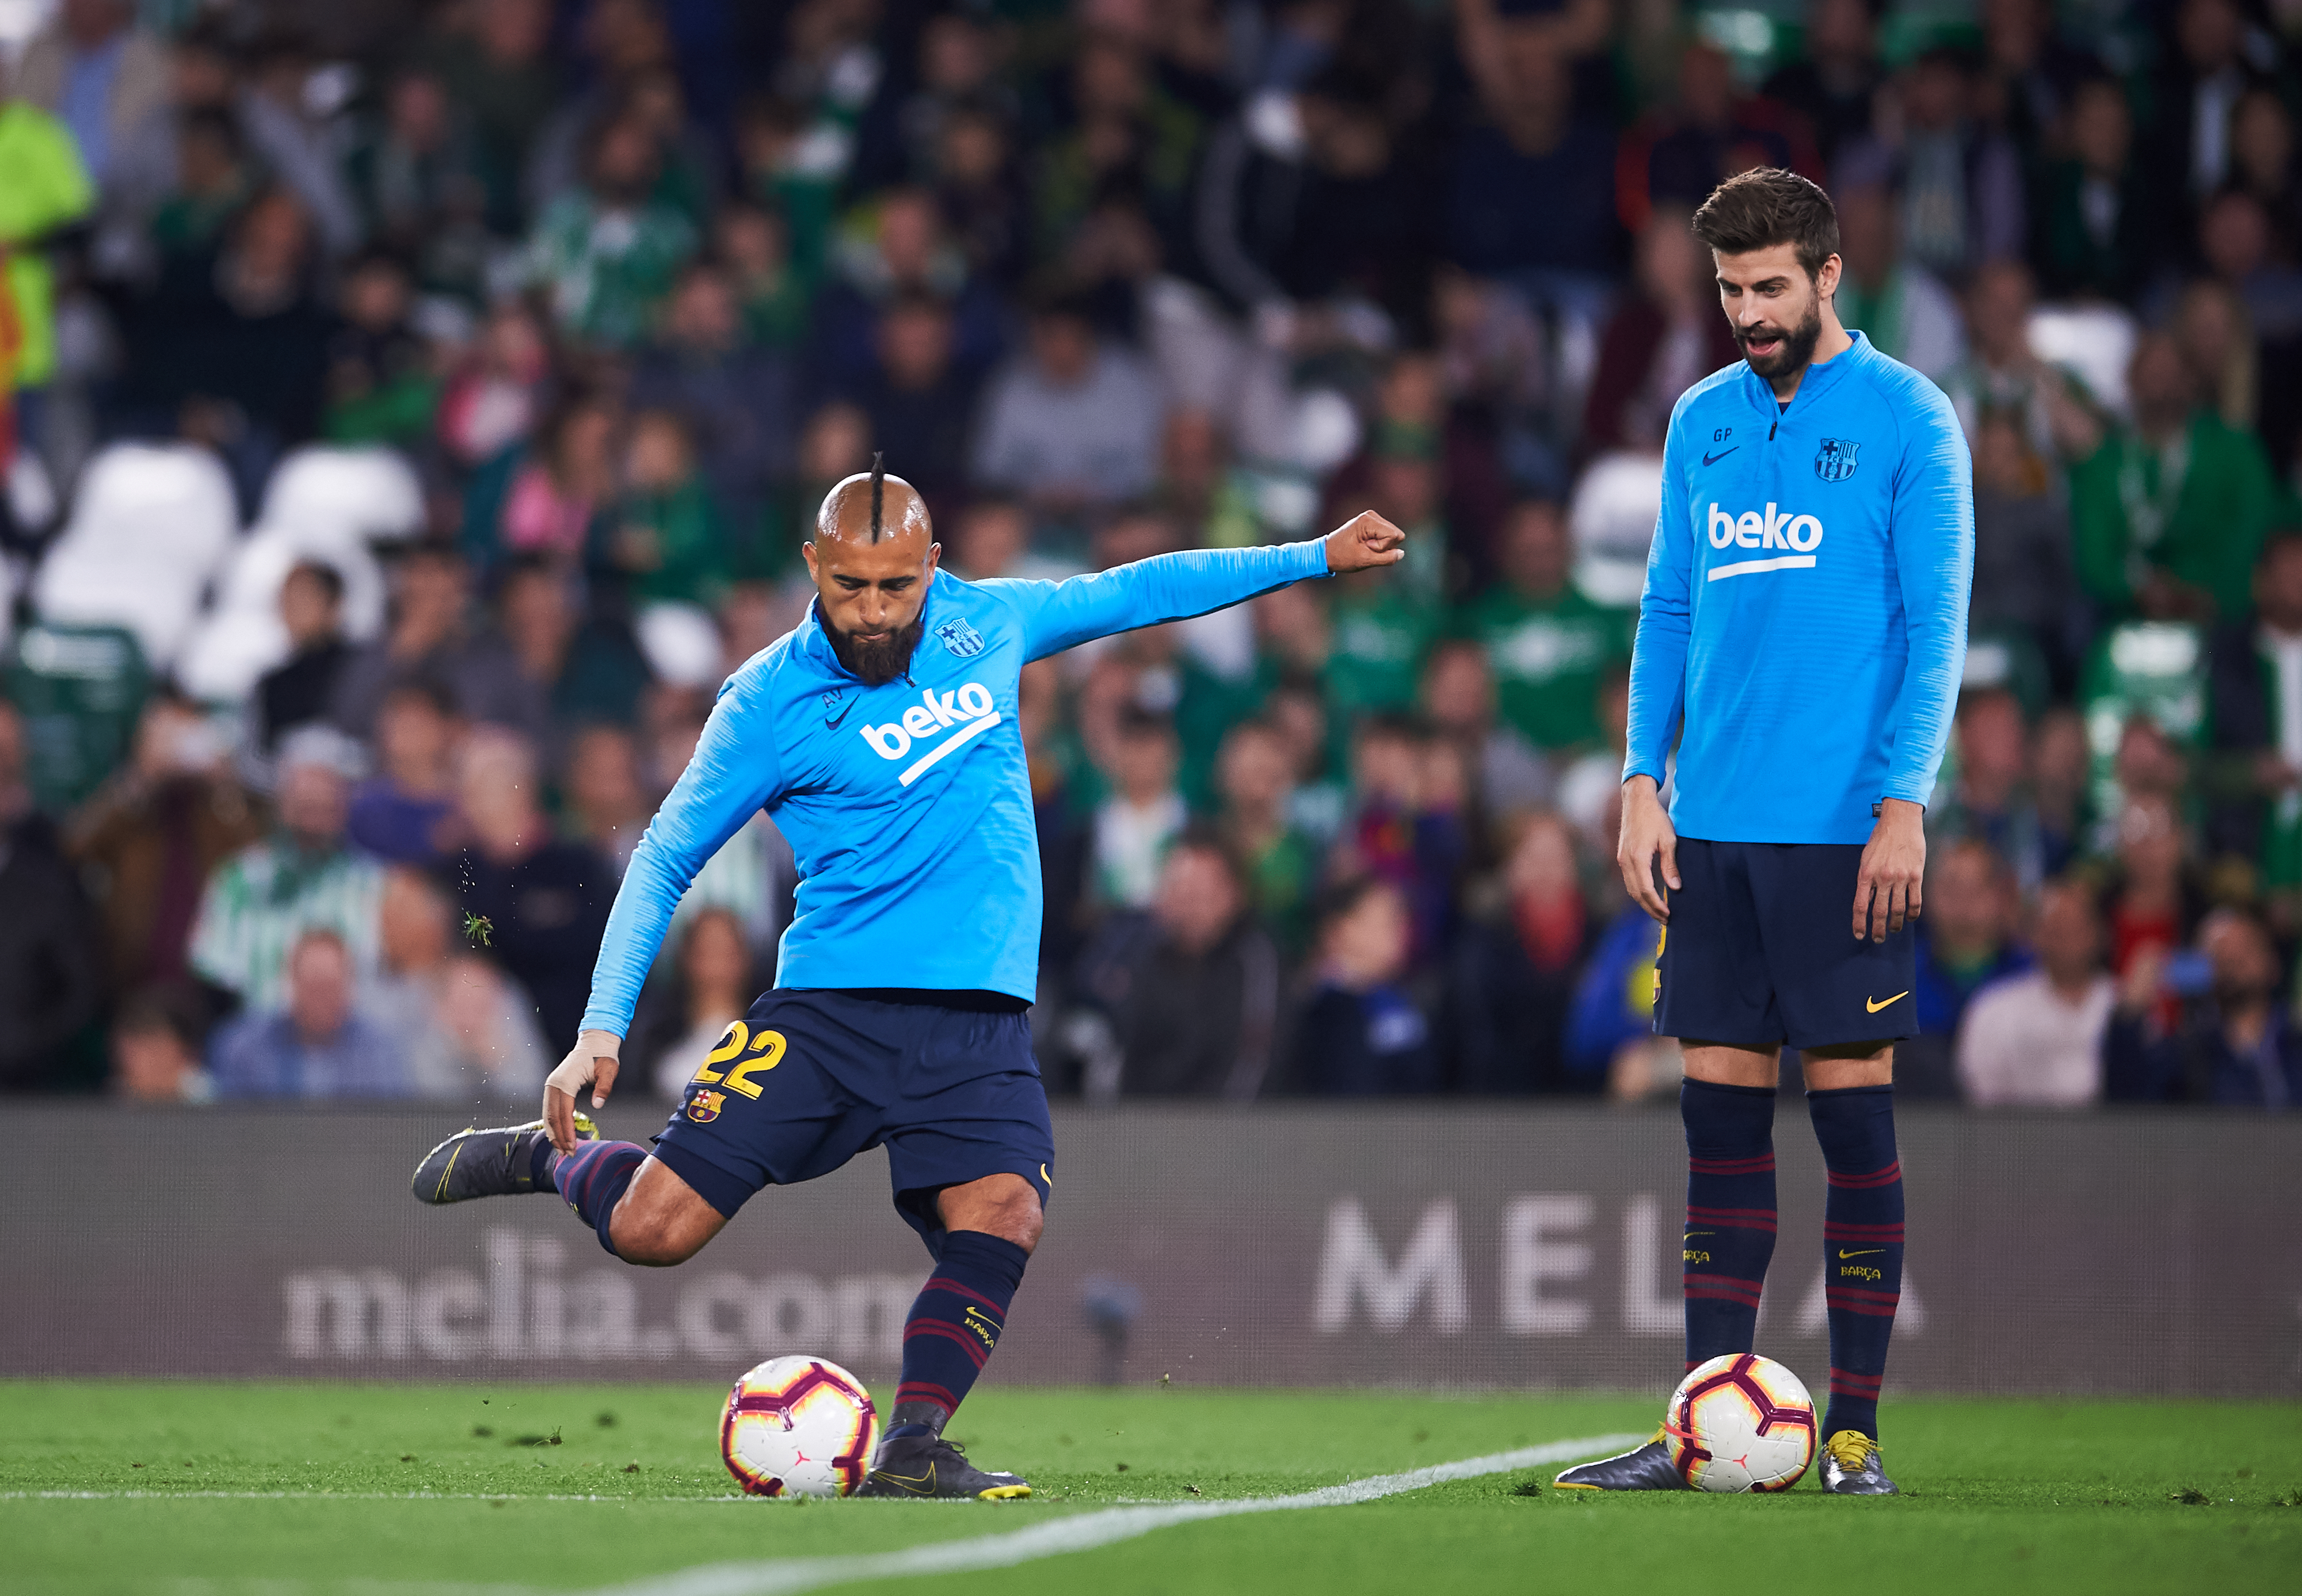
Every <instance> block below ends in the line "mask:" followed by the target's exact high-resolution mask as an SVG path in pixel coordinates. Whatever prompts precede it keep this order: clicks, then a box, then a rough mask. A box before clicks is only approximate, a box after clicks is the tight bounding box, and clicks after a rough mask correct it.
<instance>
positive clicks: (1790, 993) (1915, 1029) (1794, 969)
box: [1654, 836, 1919, 1047]
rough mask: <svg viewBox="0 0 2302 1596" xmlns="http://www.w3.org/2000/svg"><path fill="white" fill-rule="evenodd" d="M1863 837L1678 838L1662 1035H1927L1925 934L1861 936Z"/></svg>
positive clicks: (1658, 996)
mask: <svg viewBox="0 0 2302 1596" xmlns="http://www.w3.org/2000/svg"><path fill="white" fill-rule="evenodd" d="M1861 872H1862V844H1860V843H1707V842H1703V841H1701V840H1700V839H1698V838H1695V837H1685V836H1683V837H1681V838H1679V839H1678V878H1679V880H1680V881H1682V882H1683V883H1684V886H1681V887H1680V888H1679V889H1678V890H1677V891H1676V892H1674V893H1672V894H1671V895H1670V923H1669V924H1668V926H1667V927H1666V928H1664V931H1663V939H1662V956H1661V957H1660V958H1659V959H1658V960H1657V961H1656V962H1655V1012H1654V1028H1655V1031H1656V1034H1657V1035H1659V1036H1665V1037H1679V1038H1681V1039H1682V1040H1684V1041H1690V1042H1721V1043H1726V1044H1728V1045H1731V1046H1737V1047H1779V1046H1782V1045H1783V1044H1784V1043H1785V1042H1788V1043H1789V1044H1790V1045H1791V1046H1794V1047H1832V1046H1839V1045H1841V1044H1844V1043H1849V1042H1885V1041H1892V1040H1894V1039H1895V1038H1897V1037H1914V1036H1916V1035H1918V1034H1919V1017H1918V1004H1917V1002H1916V1000H1915V999H1913V998H1912V997H1911V988H1912V987H1916V986H1917V985H1918V980H1917V979H1916V977H1917V968H1918V945H1917V930H1916V928H1914V927H1913V926H1911V924H1910V923H1909V922H1907V921H1905V922H1904V924H1903V928H1902V929H1901V930H1900V931H1896V932H1894V933H1891V934H1889V935H1888V937H1886V941H1884V942H1872V941H1871V940H1869V938H1868V937H1861V938H1858V937H1856V936H1855V935H1854V879H1855V878H1856V877H1857V876H1859V875H1861Z"/></svg>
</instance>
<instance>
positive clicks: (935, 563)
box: [928, 543, 943, 576]
mask: <svg viewBox="0 0 2302 1596" xmlns="http://www.w3.org/2000/svg"><path fill="white" fill-rule="evenodd" d="M942 564H943V545H942V544H941V543H929V544H928V575H930V576H932V575H935V574H936V570H937V567H939V566H941V565H942Z"/></svg>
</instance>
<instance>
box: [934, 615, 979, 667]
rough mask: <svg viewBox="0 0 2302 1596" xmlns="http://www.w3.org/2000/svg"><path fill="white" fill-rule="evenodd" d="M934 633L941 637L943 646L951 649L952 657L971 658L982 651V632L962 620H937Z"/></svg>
mask: <svg viewBox="0 0 2302 1596" xmlns="http://www.w3.org/2000/svg"><path fill="white" fill-rule="evenodd" d="M935 634H936V635H937V637H940V638H942V639H943V646H944V647H945V648H947V649H949V650H950V651H952V655H953V657H954V659H974V658H975V656H976V655H978V654H979V653H981V652H982V651H983V634H981V633H980V632H978V631H977V630H976V629H975V628H974V627H972V626H969V625H968V624H967V623H966V622H965V621H964V620H948V621H943V622H939V623H938V624H937V626H936V629H935Z"/></svg>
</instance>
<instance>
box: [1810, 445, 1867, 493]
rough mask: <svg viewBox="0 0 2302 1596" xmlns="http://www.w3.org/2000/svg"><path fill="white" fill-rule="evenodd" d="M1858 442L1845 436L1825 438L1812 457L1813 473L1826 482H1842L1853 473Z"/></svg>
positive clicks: (1858, 448) (1859, 448) (1858, 450)
mask: <svg viewBox="0 0 2302 1596" xmlns="http://www.w3.org/2000/svg"><path fill="white" fill-rule="evenodd" d="M1861 448H1862V446H1861V444H1860V443H1856V442H1853V441H1851V440H1849V439H1845V438H1825V439H1824V440H1823V441H1822V448H1821V449H1819V451H1817V453H1816V454H1815V457H1814V474H1815V475H1817V476H1819V477H1820V478H1822V480H1823V481H1825V482H1827V483H1843V482H1844V481H1845V480H1846V479H1847V478H1848V477H1850V476H1853V475H1854V457H1855V456H1856V455H1857V454H1858V453H1859V452H1860V451H1861Z"/></svg>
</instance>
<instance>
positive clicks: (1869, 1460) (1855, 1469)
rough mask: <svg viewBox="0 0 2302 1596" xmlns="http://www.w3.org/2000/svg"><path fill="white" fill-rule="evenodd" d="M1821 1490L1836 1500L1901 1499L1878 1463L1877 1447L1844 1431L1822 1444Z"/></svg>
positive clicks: (1857, 1434) (1858, 1433) (1856, 1432)
mask: <svg viewBox="0 0 2302 1596" xmlns="http://www.w3.org/2000/svg"><path fill="white" fill-rule="evenodd" d="M1822 1488H1823V1489H1824V1490H1825V1491H1828V1492H1829V1493H1830V1494H1831V1495H1833V1496H1900V1495H1901V1494H1902V1492H1900V1491H1897V1490H1895V1482H1894V1481H1892V1480H1890V1479H1888V1478H1887V1477H1886V1470H1885V1469H1884V1468H1882V1467H1881V1466H1879V1463H1878V1442H1877V1441H1873V1440H1871V1439H1870V1438H1869V1436H1867V1435H1865V1434H1863V1433H1862V1432H1861V1431H1860V1430H1841V1431H1840V1432H1838V1433H1837V1434H1836V1435H1834V1436H1832V1437H1831V1438H1830V1439H1829V1440H1828V1441H1824V1442H1823V1443H1822Z"/></svg>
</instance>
